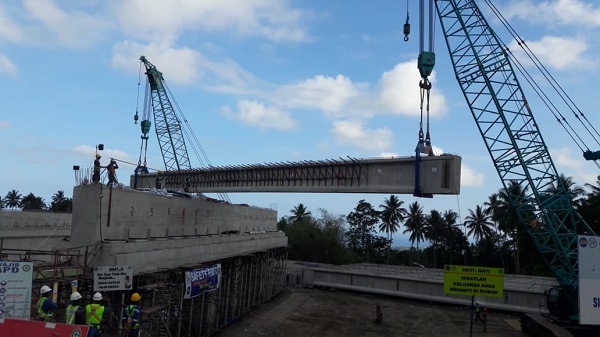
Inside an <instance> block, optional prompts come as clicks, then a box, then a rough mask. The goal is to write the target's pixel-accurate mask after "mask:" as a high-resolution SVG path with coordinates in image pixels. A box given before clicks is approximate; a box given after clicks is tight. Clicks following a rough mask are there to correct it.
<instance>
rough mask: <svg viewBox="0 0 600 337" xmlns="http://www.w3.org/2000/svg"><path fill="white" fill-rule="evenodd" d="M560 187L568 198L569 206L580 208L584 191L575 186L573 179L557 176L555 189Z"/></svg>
mask: <svg viewBox="0 0 600 337" xmlns="http://www.w3.org/2000/svg"><path fill="white" fill-rule="evenodd" d="M560 186H562V187H563V188H564V189H565V190H566V191H567V192H568V193H569V196H570V200H571V205H572V206H573V207H575V208H577V207H580V206H581V205H582V204H583V202H584V196H585V190H584V189H583V187H581V186H577V184H575V182H574V181H573V177H567V176H565V175H564V174H562V173H561V174H560V175H559V176H558V181H557V182H556V186H555V187H556V188H560Z"/></svg>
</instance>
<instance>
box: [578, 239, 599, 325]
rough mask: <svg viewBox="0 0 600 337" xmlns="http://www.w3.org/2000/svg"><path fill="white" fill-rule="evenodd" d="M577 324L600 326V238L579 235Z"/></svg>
mask: <svg viewBox="0 0 600 337" xmlns="http://www.w3.org/2000/svg"><path fill="white" fill-rule="evenodd" d="M577 247H578V249H577V252H578V254H579V323H580V324H595V325H596V324H600V293H599V292H598V289H600V237H599V236H589V235H579V236H578V237H577Z"/></svg>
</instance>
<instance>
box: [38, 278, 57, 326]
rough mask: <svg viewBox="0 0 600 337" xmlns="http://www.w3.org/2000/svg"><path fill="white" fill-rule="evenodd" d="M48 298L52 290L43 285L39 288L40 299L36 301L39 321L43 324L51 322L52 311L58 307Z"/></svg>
mask: <svg viewBox="0 0 600 337" xmlns="http://www.w3.org/2000/svg"><path fill="white" fill-rule="evenodd" d="M50 296H52V288H50V287H48V286H47V285H43V286H42V287H41V288H40V299H39V300H38V301H37V312H38V316H39V318H40V320H42V321H44V322H52V319H53V318H54V310H57V309H58V305H57V304H56V303H54V302H53V301H52V300H51V299H50Z"/></svg>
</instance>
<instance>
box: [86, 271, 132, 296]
mask: <svg viewBox="0 0 600 337" xmlns="http://www.w3.org/2000/svg"><path fill="white" fill-rule="evenodd" d="M132 281H133V267H132V266H110V267H94V291H115V290H131V286H132Z"/></svg>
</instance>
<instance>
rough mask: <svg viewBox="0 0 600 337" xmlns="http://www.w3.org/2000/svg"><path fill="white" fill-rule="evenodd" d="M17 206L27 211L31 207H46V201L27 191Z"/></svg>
mask: <svg viewBox="0 0 600 337" xmlns="http://www.w3.org/2000/svg"><path fill="white" fill-rule="evenodd" d="M19 206H20V207H21V209H22V210H24V211H27V210H31V209H44V208H46V203H45V202H44V199H42V198H41V197H36V196H35V195H33V193H29V194H27V195H26V196H25V197H23V199H21V203H20V204H19Z"/></svg>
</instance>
